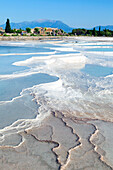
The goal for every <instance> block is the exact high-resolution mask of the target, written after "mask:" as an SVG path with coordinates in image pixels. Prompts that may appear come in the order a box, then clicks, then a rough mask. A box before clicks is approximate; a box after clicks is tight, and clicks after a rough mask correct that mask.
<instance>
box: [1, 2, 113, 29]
mask: <svg viewBox="0 0 113 170" xmlns="http://www.w3.org/2000/svg"><path fill="white" fill-rule="evenodd" d="M7 18H9V19H10V20H11V21H12V22H21V21H32V20H38V19H54V20H61V21H63V22H64V23H66V24H68V25H69V26H71V27H85V28H91V27H94V26H97V25H113V0H17V1H16V0H3V1H2V3H1V4H0V25H1V24H3V23H5V21H6V19H7Z"/></svg>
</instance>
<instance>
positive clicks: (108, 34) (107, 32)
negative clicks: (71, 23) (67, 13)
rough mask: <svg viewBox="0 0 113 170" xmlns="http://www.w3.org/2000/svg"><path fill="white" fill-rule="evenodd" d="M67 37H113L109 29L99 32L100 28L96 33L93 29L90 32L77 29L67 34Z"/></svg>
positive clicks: (112, 32)
mask: <svg viewBox="0 0 113 170" xmlns="http://www.w3.org/2000/svg"><path fill="white" fill-rule="evenodd" d="M69 35H77V36H106V37H113V31H111V30H109V29H104V30H101V27H99V30H98V31H97V30H96V29H95V28H93V29H92V30H87V29H84V28H82V29H81V28H78V29H73V30H72V32H71V33H69Z"/></svg>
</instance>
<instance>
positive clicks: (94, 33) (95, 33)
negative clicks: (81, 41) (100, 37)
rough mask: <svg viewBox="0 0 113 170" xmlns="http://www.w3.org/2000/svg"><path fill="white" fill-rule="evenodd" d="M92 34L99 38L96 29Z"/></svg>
mask: <svg viewBox="0 0 113 170" xmlns="http://www.w3.org/2000/svg"><path fill="white" fill-rule="evenodd" d="M92 34H93V35H94V36H97V32H96V30H95V28H93V32H92Z"/></svg>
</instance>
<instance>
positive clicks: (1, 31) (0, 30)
mask: <svg viewBox="0 0 113 170" xmlns="http://www.w3.org/2000/svg"><path fill="white" fill-rule="evenodd" d="M4 33H5V30H4V29H3V28H2V27H0V34H1V35H2V34H4Z"/></svg>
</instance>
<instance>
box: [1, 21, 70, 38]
mask: <svg viewBox="0 0 113 170" xmlns="http://www.w3.org/2000/svg"><path fill="white" fill-rule="evenodd" d="M38 35H39V36H64V35H68V34H67V33H66V32H64V31H63V30H62V29H58V28H46V27H45V28H43V27H35V28H26V29H25V30H23V29H21V28H20V29H16V28H14V29H11V26H10V21H9V19H7V22H6V27H5V29H3V28H2V27H0V36H38Z"/></svg>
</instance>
